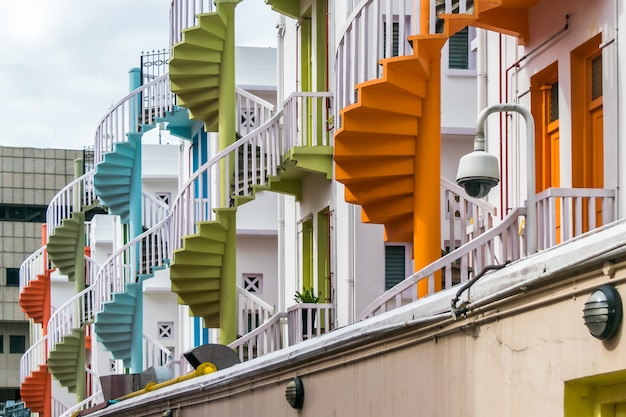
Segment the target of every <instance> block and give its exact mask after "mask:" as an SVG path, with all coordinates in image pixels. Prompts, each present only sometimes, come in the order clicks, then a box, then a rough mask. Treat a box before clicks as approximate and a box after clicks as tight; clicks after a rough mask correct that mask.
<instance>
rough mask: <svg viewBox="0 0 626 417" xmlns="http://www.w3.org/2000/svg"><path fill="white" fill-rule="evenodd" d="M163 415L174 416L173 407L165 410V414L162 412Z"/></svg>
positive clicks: (166, 416) (165, 416)
mask: <svg viewBox="0 0 626 417" xmlns="http://www.w3.org/2000/svg"><path fill="white" fill-rule="evenodd" d="M161 416H163V417H173V416H174V413H173V412H172V410H171V409H167V410H165V411H163V414H161Z"/></svg>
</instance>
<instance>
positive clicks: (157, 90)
mask: <svg viewBox="0 0 626 417" xmlns="http://www.w3.org/2000/svg"><path fill="white" fill-rule="evenodd" d="M174 105H175V95H174V93H172V92H171V90H170V78H169V74H167V73H166V74H163V75H161V76H160V77H158V78H155V79H154V80H152V81H150V82H149V83H147V84H144V85H142V86H141V87H139V88H136V89H135V90H133V91H131V92H130V93H129V94H127V95H126V96H125V97H124V98H122V99H121V100H120V101H118V102H117V103H116V104H115V105H113V106H112V107H111V109H109V111H108V112H107V114H105V115H104V117H103V118H102V120H101V121H100V123H99V124H98V128H97V129H96V135H95V140H94V144H95V145H94V164H95V165H97V164H99V163H100V162H102V160H103V158H104V154H105V153H107V152H110V151H112V150H113V145H115V144H116V143H119V142H127V141H128V134H129V133H135V132H138V131H139V128H140V126H146V125H148V126H150V125H155V124H156V119H160V118H164V117H165V116H166V115H167V113H168V112H171V111H173V109H174Z"/></svg>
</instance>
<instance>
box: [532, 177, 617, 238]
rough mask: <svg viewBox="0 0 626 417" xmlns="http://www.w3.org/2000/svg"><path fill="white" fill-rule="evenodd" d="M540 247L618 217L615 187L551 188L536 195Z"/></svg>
mask: <svg viewBox="0 0 626 417" xmlns="http://www.w3.org/2000/svg"><path fill="white" fill-rule="evenodd" d="M536 204H537V236H538V240H539V241H538V244H537V248H538V249H539V250H541V249H546V248H549V247H552V246H554V245H556V244H558V243H562V242H565V241H567V240H570V239H573V238H574V237H576V236H580V235H581V234H583V233H584V232H587V231H589V230H593V229H595V228H598V227H600V226H602V225H605V224H608V223H610V222H612V221H614V220H615V211H616V210H615V204H616V192H615V190H608V189H602V188H548V189H546V190H544V191H542V192H540V193H539V194H537V200H536Z"/></svg>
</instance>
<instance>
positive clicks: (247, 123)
mask: <svg viewBox="0 0 626 417" xmlns="http://www.w3.org/2000/svg"><path fill="white" fill-rule="evenodd" d="M235 96H236V102H237V105H236V106H235V120H237V123H238V125H239V126H238V130H237V131H238V133H239V134H240V135H241V136H246V135H247V134H249V133H250V132H252V130H254V128H256V127H257V126H261V125H263V124H264V123H265V122H267V121H268V120H269V119H270V117H272V112H273V111H274V105H273V104H271V103H269V102H267V101H265V100H263V99H262V98H260V97H257V96H255V95H254V94H251V93H249V92H247V91H246V90H244V89H242V88H239V87H235Z"/></svg>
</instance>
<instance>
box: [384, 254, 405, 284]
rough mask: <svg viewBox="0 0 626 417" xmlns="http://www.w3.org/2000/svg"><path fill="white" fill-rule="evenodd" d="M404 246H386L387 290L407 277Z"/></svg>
mask: <svg viewBox="0 0 626 417" xmlns="http://www.w3.org/2000/svg"><path fill="white" fill-rule="evenodd" d="M405 250H406V247H404V246H385V290H388V289H390V288H392V287H394V286H395V285H396V284H398V283H399V282H400V281H403V280H404V279H405V278H406V271H405V256H406V255H405Z"/></svg>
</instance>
